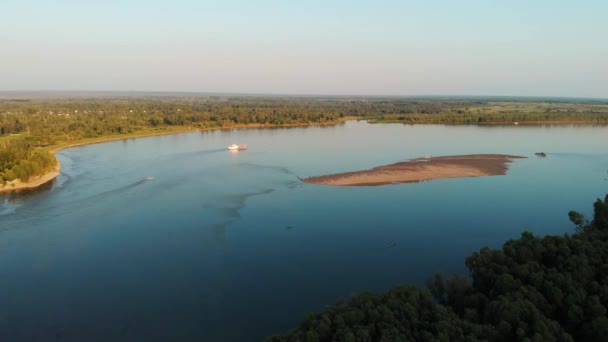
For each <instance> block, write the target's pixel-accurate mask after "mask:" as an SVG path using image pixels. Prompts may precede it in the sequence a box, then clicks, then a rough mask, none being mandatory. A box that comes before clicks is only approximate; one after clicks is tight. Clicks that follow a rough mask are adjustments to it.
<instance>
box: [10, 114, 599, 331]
mask: <svg viewBox="0 0 608 342" xmlns="http://www.w3.org/2000/svg"><path fill="white" fill-rule="evenodd" d="M232 143H246V144H248V145H249V150H246V151H241V152H236V153H231V152H229V151H226V150H225V148H226V146H228V145H230V144H232ZM607 146H608V128H607V127H605V126H595V127H594V126H523V125H519V126H442V125H417V126H410V125H401V124H378V125H371V124H368V123H366V122H362V121H361V122H357V121H349V122H347V123H345V124H340V125H336V126H327V127H296V128H278V129H251V130H228V131H210V132H197V133H186V134H176V135H168V136H156V137H149V138H138V139H128V140H122V141H114V142H108V143H103V144H97V145H89V146H81V147H74V148H70V149H66V150H62V151H60V152H59V153H58V155H57V156H58V158H59V159H60V161H61V163H62V165H63V168H62V170H61V175H60V177H59V178H58V179H57V180H56V181H55V182H54V183H53V184H50V185H48V186H45V187H43V188H42V189H38V190H36V191H28V192H21V193H18V194H2V195H0V340H2V341H135V340H141V341H255V340H261V339H263V337H264V336H268V335H270V334H273V333H281V332H285V331H287V330H289V329H290V328H292V327H295V326H296V325H297V323H298V322H299V321H300V319H301V318H303V317H304V315H305V314H306V313H307V312H310V311H318V310H320V309H322V308H323V307H324V306H325V305H330V304H333V303H335V301H336V300H338V299H339V298H340V297H347V296H348V295H349V294H352V293H354V292H358V291H364V290H370V291H381V290H386V289H388V288H389V287H390V286H392V285H395V284H399V283H411V284H417V285H423V284H424V281H425V280H426V278H427V277H428V276H430V275H432V274H433V273H435V272H443V273H445V274H451V273H454V272H466V268H465V266H464V258H465V257H466V256H467V255H469V254H470V253H472V252H473V251H475V250H478V249H479V248H481V247H483V246H490V247H498V246H500V245H501V244H502V243H503V242H504V241H505V240H506V239H509V238H516V237H518V236H519V235H520V234H521V232H522V231H524V230H529V231H532V232H533V233H535V234H539V235H544V234H563V233H570V232H573V228H574V226H573V225H572V224H571V223H570V222H569V221H568V217H567V212H568V211H569V210H578V211H582V212H584V213H587V214H590V213H591V209H592V206H591V204H592V202H593V201H594V200H595V198H597V197H603V196H604V195H605V194H606V193H608V148H606V147H607ZM541 151H542V152H545V153H546V154H547V156H546V157H545V158H542V157H538V156H535V155H534V153H535V152H541ZM475 153H500V154H513V155H522V156H526V157H528V158H527V159H522V160H516V161H515V162H514V163H513V164H511V166H510V171H509V173H508V175H506V176H496V177H481V178H463V179H444V180H434V181H430V182H423V183H416V184H398V185H386V186H378V187H330V186H323V185H314V184H305V183H302V182H300V181H299V180H298V177H308V176H316V175H323V174H329V173H337V172H346V171H355V170H361V169H367V168H371V167H374V166H379V165H386V164H390V163H394V162H398V161H403V160H407V159H409V158H415V157H421V156H428V155H432V156H442V155H453V154H475Z"/></svg>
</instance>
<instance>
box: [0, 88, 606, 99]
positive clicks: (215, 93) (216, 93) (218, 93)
mask: <svg viewBox="0 0 608 342" xmlns="http://www.w3.org/2000/svg"><path fill="white" fill-rule="evenodd" d="M53 93H54V94H62V93H64V94H65V95H69V94H97V96H104V94H125V96H128V95H127V94H142V95H143V94H157V96H167V95H168V96H170V95H173V94H175V95H178V94H182V95H206V96H235V97H239V96H243V97H245V96H252V97H281V96H283V97H334V98H344V97H361V98H490V99H491V98H528V99H535V98H536V99H573V100H576V99H579V100H608V97H588V96H571V95H487V94H486V95H484V94H373V93H370V94H365V93H353V94H336V93H291V92H286V93H280V92H267V93H261V92H260V93H258V92H221V91H176V90H171V91H166V90H41V89H38V90H0V95H3V94H6V95H8V94H14V95H27V94H53ZM161 94H162V95H161Z"/></svg>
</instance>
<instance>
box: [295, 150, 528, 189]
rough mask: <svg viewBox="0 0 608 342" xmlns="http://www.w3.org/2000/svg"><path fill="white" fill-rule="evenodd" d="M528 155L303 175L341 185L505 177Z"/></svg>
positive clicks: (413, 162) (416, 162)
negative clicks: (509, 170)
mask: <svg viewBox="0 0 608 342" xmlns="http://www.w3.org/2000/svg"><path fill="white" fill-rule="evenodd" d="M520 158H526V157H521V156H511V155H503V154H470V155H462V156H445V157H425V158H416V159H411V160H408V161H404V162H399V163H395V164H391V165H384V166H379V167H375V168H373V169H370V170H363V171H355V172H345V173H337V174H333V175H326V176H317V177H310V178H302V179H301V180H302V181H303V182H305V183H313V184H323V185H337V186H348V185H351V186H371V185H384V184H393V183H416V182H422V181H427V180H431V179H443V178H463V177H482V176H501V175H505V174H506V173H507V170H508V169H509V168H508V164H509V163H511V162H512V161H513V160H514V159H520Z"/></svg>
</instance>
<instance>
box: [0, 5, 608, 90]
mask: <svg viewBox="0 0 608 342" xmlns="http://www.w3.org/2000/svg"><path fill="white" fill-rule="evenodd" d="M607 18H608V1H600V0H597V1H585V0H580V1H560V0H553V1H545V0H534V1H530V0H528V1H520V0H509V1H506V0H505V1H491V0H485V1H482V0H479V1H466V0H463V1H451V0H450V1H448V0H443V1H441V0H435V1H433V0H429V1H406V0H402V1H389V0H387V1H382V0H377V1H371V0H370V1H356V0H349V1H340V0H334V1H332V0H325V1H316V0H308V1H299V0H298V1H295V0H282V1H281V0H276V1H271V0H268V1H263V0H259V1H253V0H250V1H245V0H223V1H201V0H172V1H156V0H146V1H144V0H122V1H119V0H105V1H88V0H48V1H44V0H2V1H0V90H142V91H194V92H239V93H243V92H244V93H293V94H388V95H420V94H428V95H439V94H441V95H445V94H451V95H530V96H534V95H537V96H580V97H602V98H606V97H608V19H607Z"/></svg>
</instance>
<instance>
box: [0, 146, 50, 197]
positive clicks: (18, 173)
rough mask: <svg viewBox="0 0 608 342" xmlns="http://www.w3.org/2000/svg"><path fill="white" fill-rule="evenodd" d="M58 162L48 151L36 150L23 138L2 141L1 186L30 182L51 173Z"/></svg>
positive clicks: (0, 157) (0, 156) (0, 155)
mask: <svg viewBox="0 0 608 342" xmlns="http://www.w3.org/2000/svg"><path fill="white" fill-rule="evenodd" d="M56 163H57V161H56V160H55V157H53V156H52V155H51V154H50V153H48V152H47V151H43V150H40V149H36V148H34V147H33V146H32V144H31V142H30V141H28V140H27V139H22V138H17V137H15V138H13V137H10V138H5V139H1V140H0V185H2V184H4V182H5V181H12V180H14V179H17V178H18V179H20V180H22V181H26V182H27V181H29V180H30V177H31V176H34V175H39V174H42V173H45V172H47V171H50V170H51V169H53V168H54V167H55V165H56Z"/></svg>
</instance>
